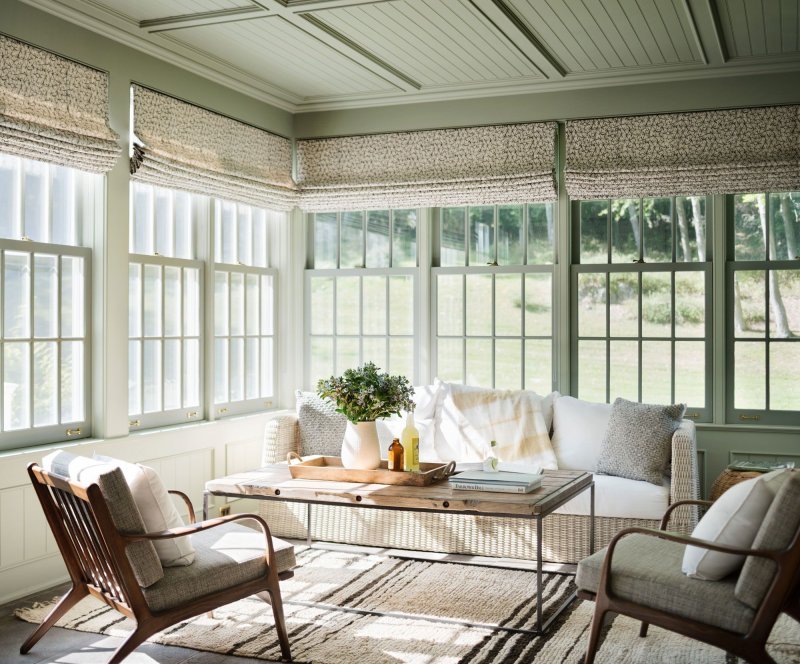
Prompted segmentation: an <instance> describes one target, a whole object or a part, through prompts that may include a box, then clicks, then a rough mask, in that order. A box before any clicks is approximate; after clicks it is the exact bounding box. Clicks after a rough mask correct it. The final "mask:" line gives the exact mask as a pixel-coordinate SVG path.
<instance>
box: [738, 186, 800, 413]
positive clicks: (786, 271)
mask: <svg viewBox="0 0 800 664" xmlns="http://www.w3.org/2000/svg"><path fill="white" fill-rule="evenodd" d="M728 207H729V213H730V214H729V233H728V238H729V242H728V256H729V261H728V264H727V291H728V308H727V309H728V311H727V321H726V323H727V326H728V338H730V339H733V342H732V343H733V349H732V351H733V352H732V353H729V363H728V371H729V372H730V374H732V376H733V380H732V381H728V395H727V404H728V419H729V421H736V422H748V421H751V422H759V421H760V422H762V423H765V424H794V423H796V421H797V419H796V417H797V416H796V413H797V411H800V390H798V389H797V368H798V366H800V250H798V246H797V242H798V233H799V232H800V229H798V212H800V193H798V192H785V193H770V194H768V193H756V194H738V195H736V196H731V197H729V206H728ZM789 411H794V412H789Z"/></svg>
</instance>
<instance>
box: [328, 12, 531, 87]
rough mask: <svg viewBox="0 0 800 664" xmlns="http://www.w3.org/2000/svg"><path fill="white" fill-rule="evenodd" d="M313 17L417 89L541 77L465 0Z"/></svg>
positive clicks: (330, 13) (331, 13) (333, 13)
mask: <svg viewBox="0 0 800 664" xmlns="http://www.w3.org/2000/svg"><path fill="white" fill-rule="evenodd" d="M314 17H315V19H317V20H318V21H322V22H323V23H325V24H326V25H327V26H329V27H331V28H333V29H334V30H336V31H337V32H339V33H341V34H343V35H345V36H346V37H347V38H348V39H350V40H352V41H353V42H355V43H356V44H358V45H359V46H360V47H361V48H364V49H366V50H368V51H370V52H371V53H373V54H374V55H376V56H377V57H378V58H380V59H381V60H383V61H384V62H387V63H388V64H390V65H391V66H392V67H394V68H396V69H398V70H399V71H401V72H402V73H403V74H405V75H407V76H409V77H411V78H412V79H414V80H415V81H417V82H419V83H420V84H422V86H423V88H433V87H445V86H453V85H463V84H473V83H486V82H494V81H519V80H525V79H538V78H542V76H541V73H540V72H539V71H538V70H537V69H536V67H535V66H534V65H533V64H532V63H531V62H530V61H529V60H528V59H527V58H526V57H525V56H524V55H523V54H522V53H521V52H520V51H519V50H518V49H517V48H516V47H515V46H514V45H513V44H512V43H510V42H509V41H508V40H507V39H506V38H505V36H504V35H503V34H502V33H501V32H500V31H499V30H498V29H497V28H496V27H495V26H494V25H493V24H492V23H490V22H489V21H488V20H486V18H485V17H484V16H483V14H481V13H480V12H478V11H477V10H476V9H475V7H474V6H473V5H472V4H471V3H470V2H469V1H468V0H396V1H394V2H380V3H376V4H370V5H360V6H354V7H346V8H341V9H331V10H324V11H315V12H314Z"/></svg>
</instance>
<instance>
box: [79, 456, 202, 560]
mask: <svg viewBox="0 0 800 664" xmlns="http://www.w3.org/2000/svg"><path fill="white" fill-rule="evenodd" d="M94 458H95V459H97V460H99V461H103V462H105V463H108V464H110V465H112V466H116V467H118V468H119V469H120V470H121V471H122V474H123V475H124V476H125V481H126V482H127V483H128V487H129V488H130V490H131V494H132V495H133V500H134V502H135V503H136V507H137V508H138V509H139V513H140V514H141V515H142V521H143V522H144V527H145V528H146V529H147V532H148V533H157V532H160V531H162V530H169V529H170V528H182V527H183V526H184V525H185V524H184V523H183V519H181V516H180V514H178V510H177V509H175V503H173V502H172V498H171V497H170V495H169V493H167V490H166V488H165V487H164V485H163V484H162V482H161V478H160V477H159V476H158V473H157V472H156V471H155V470H153V469H152V468H149V467H148V466H142V465H141V464H138V463H129V462H128V461H122V460H120V459H115V458H114V457H109V456H101V455H99V454H95V456H94ZM153 544H154V545H155V547H156V553H157V554H158V557H159V559H160V560H161V564H162V565H163V566H164V567H180V566H182V565H191V564H192V561H194V548H193V547H192V541H191V540H190V539H189V537H188V536H187V537H176V538H175V539H168V540H162V541H160V542H153Z"/></svg>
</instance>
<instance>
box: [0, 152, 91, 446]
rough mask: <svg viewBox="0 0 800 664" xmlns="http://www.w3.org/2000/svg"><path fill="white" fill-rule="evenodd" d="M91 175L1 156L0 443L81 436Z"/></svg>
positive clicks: (86, 377) (86, 405)
mask: <svg viewBox="0 0 800 664" xmlns="http://www.w3.org/2000/svg"><path fill="white" fill-rule="evenodd" d="M99 181H100V177H99V176H94V175H89V174H86V173H81V172H79V171H75V170H73V169H69V168H66V167H63V166H56V165H52V164H46V163H42V162H36V161H31V160H28V159H22V158H19V157H13V156H9V155H2V154H0V299H2V323H1V324H0V346H2V350H1V351H0V376H2V396H3V398H2V401H0V449H9V448H13V447H19V446H20V445H29V444H42V443H47V442H54V441H60V440H66V439H70V438H81V437H86V436H88V435H90V433H91V431H90V426H89V424H90V421H91V419H90V388H91V384H90V377H91V367H90V361H91V338H90V320H91V290H90V288H91V250H90V249H89V248H86V247H82V246H80V245H81V244H82V243H83V241H84V228H86V229H90V228H91V225H92V224H91V222H92V221H93V215H94V199H95V195H96V193H97V188H98V185H99Z"/></svg>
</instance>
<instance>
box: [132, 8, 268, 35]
mask: <svg viewBox="0 0 800 664" xmlns="http://www.w3.org/2000/svg"><path fill="white" fill-rule="evenodd" d="M269 15H270V12H269V11H268V10H266V9H264V8H263V7H259V6H256V5H253V6H250V7H234V8H232V9H220V10H217V11H211V12H199V13H197V14H183V15H181V16H167V17H164V18H151V19H147V20H145V21H139V27H140V28H142V30H146V31H147V32H166V31H168V30H179V29H181V28H196V27H198V26H202V25H213V24H215V23H231V22H233V21H249V20H252V19H254V18H263V17H265V16H269Z"/></svg>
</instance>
